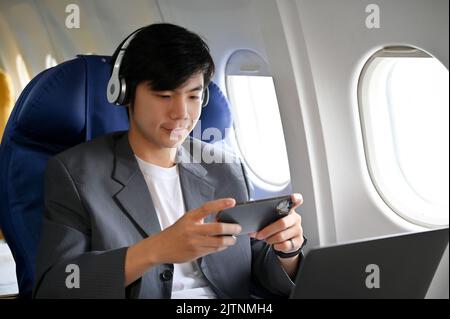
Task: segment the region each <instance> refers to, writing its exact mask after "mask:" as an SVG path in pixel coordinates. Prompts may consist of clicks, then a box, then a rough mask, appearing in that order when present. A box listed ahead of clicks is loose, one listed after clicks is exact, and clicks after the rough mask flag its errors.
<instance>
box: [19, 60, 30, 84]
mask: <svg viewBox="0 0 450 319" xmlns="http://www.w3.org/2000/svg"><path fill="white" fill-rule="evenodd" d="M16 69H17V74H18V75H19V82H20V85H21V87H22V88H21V89H22V90H23V89H24V88H25V87H26V86H27V84H28V82H30V74H29V73H28V70H27V66H26V65H25V61H24V60H23V58H22V56H21V55H20V54H19V55H17V56H16Z"/></svg>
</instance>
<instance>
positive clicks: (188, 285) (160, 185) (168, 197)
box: [135, 155, 217, 299]
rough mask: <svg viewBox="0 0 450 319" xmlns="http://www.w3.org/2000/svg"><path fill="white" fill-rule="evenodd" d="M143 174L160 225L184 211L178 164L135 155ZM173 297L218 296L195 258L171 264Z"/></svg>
mask: <svg viewBox="0 0 450 319" xmlns="http://www.w3.org/2000/svg"><path fill="white" fill-rule="evenodd" d="M135 157H136V159H137V161H138V164H139V168H140V169H141V172H142V174H143V175H144V178H145V181H146V183H147V186H148V190H149V192H150V195H151V197H152V200H153V205H154V206H155V210H156V214H157V215H158V219H159V224H160V225H161V229H162V230H164V229H166V228H167V227H169V226H170V225H172V224H174V223H175V222H176V221H177V220H178V219H179V218H180V217H182V216H183V215H184V213H185V212H186V210H185V207H184V202H183V193H182V191H181V184H180V177H179V172H178V165H175V166H173V167H170V168H165V167H161V166H157V165H154V164H151V163H148V162H145V161H144V160H142V159H140V158H139V157H137V156H136V155H135ZM171 298H172V299H181V298H182V299H187V298H189V299H195V298H208V299H212V298H217V296H216V294H215V293H214V292H213V291H212V290H211V288H210V287H209V286H208V284H207V282H206V281H205V278H204V277H203V274H202V272H201V271H200V269H199V267H198V265H197V263H196V262H187V263H183V264H174V273H173V285H172V296H171Z"/></svg>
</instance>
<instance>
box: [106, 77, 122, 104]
mask: <svg viewBox="0 0 450 319" xmlns="http://www.w3.org/2000/svg"><path fill="white" fill-rule="evenodd" d="M106 93H107V94H106V96H107V98H108V102H109V103H113V104H116V103H118V99H119V96H120V80H119V79H118V78H117V77H115V76H114V75H113V76H111V78H110V79H109V82H108V87H107V89H106Z"/></svg>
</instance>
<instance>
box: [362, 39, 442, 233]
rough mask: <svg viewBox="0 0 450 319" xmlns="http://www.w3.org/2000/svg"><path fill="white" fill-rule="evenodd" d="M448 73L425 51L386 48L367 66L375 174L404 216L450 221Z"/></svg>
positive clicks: (365, 117)
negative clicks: (449, 212)
mask: <svg viewBox="0 0 450 319" xmlns="http://www.w3.org/2000/svg"><path fill="white" fill-rule="evenodd" d="M448 82H449V73H448V69H447V68H446V67H445V66H444V65H443V64H441V63H440V62H439V60H437V59H435V58H433V57H431V56H430V55H428V54H426V53H425V52H423V51H420V50H417V49H413V48H404V47H397V48H386V49H383V50H381V51H379V52H377V53H376V54H375V55H374V56H373V57H372V58H371V59H370V60H369V61H368V62H367V63H366V65H365V67H364V70H363V72H362V74H361V77H360V82H359V104H360V112H361V113H360V114H361V120H362V126H363V127H362V128H363V136H364V144H365V151H366V157H367V162H368V167H369V172H370V175H371V178H372V180H373V182H374V184H375V187H376V189H377V191H378V192H379V193H380V195H381V196H382V198H383V199H384V201H385V202H386V203H387V204H388V205H389V206H390V207H391V208H392V209H393V210H394V211H395V212H397V213H398V214H399V215H400V216H402V217H403V218H405V219H407V220H409V221H410V222H413V223H415V224H418V225H422V226H426V227H436V226H444V225H448V223H449V215H448V211H449V195H448V194H449V90H448V86H449V83H448Z"/></svg>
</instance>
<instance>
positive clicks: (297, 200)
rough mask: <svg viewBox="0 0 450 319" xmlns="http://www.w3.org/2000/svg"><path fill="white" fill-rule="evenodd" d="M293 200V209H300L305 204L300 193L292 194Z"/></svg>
mask: <svg viewBox="0 0 450 319" xmlns="http://www.w3.org/2000/svg"><path fill="white" fill-rule="evenodd" d="M291 200H292V203H293V204H294V206H292V208H291V209H296V208H297V207H299V206H300V205H302V204H303V196H302V194H300V193H294V194H292V195H291Z"/></svg>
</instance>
